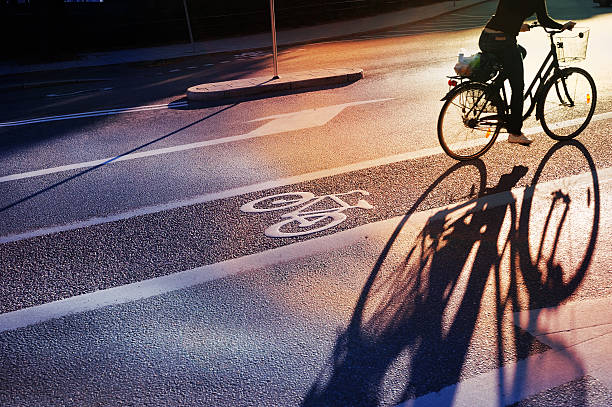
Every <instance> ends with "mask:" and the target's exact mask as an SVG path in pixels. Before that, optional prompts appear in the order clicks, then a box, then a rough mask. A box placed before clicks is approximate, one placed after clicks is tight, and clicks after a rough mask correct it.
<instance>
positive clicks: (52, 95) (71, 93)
mask: <svg viewBox="0 0 612 407" xmlns="http://www.w3.org/2000/svg"><path fill="white" fill-rule="evenodd" d="M111 89H113V88H100V89H86V90H77V91H74V92H68V93H49V94H48V95H46V96H47V97H49V98H55V97H62V96H74V95H79V94H81V93H93V92H99V91H108V90H111Z"/></svg>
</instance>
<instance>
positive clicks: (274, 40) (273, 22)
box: [270, 0, 279, 79]
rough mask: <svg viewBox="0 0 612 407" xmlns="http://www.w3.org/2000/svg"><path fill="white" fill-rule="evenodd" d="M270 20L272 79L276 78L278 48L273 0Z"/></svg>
mask: <svg viewBox="0 0 612 407" xmlns="http://www.w3.org/2000/svg"><path fill="white" fill-rule="evenodd" d="M270 20H271V22H272V51H273V54H274V57H273V62H274V77H273V78H272V79H278V78H279V77H278V50H277V47H276V18H275V16H274V0H270Z"/></svg>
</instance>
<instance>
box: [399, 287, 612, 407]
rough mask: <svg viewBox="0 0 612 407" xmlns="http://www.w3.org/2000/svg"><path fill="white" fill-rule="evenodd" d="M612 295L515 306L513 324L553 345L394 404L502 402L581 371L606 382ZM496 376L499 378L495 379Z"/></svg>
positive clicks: (609, 380) (610, 369)
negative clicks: (517, 308)
mask: <svg viewBox="0 0 612 407" xmlns="http://www.w3.org/2000/svg"><path fill="white" fill-rule="evenodd" d="M610 306H612V298H603V299H596V300H588V301H581V302H577V303H568V304H563V305H560V306H558V307H555V308H545V309H536V310H529V311H520V312H517V313H515V314H514V318H515V324H516V325H518V326H520V327H521V328H523V329H525V330H528V331H529V332H530V333H531V334H532V335H534V336H536V337H537V338H538V339H539V340H541V341H543V342H544V343H547V344H548V345H550V346H551V347H552V348H553V349H552V350H549V351H546V352H544V353H541V354H537V355H533V356H530V357H528V358H526V359H524V360H521V361H518V362H514V363H510V364H506V365H504V366H502V367H500V368H498V369H495V370H493V371H490V372H487V373H484V374H481V375H478V376H476V377H474V378H471V379H467V380H465V381H462V382H459V383H457V384H454V385H451V386H448V387H445V388H444V389H442V390H440V391H439V392H437V393H429V394H426V395H424V396H422V397H419V398H417V399H413V400H409V401H406V402H404V403H402V404H399V405H398V406H397V407H416V406H418V407H425V406H432V407H433V406H441V405H446V406H450V405H452V406H466V407H468V406H470V407H471V406H497V405H503V406H507V405H510V404H514V403H518V402H520V401H522V400H524V399H525V398H527V397H530V396H534V395H537V394H539V393H541V392H543V391H546V390H549V389H552V388H555V387H558V386H561V385H563V384H566V383H568V382H570V381H572V380H575V379H579V378H582V377H584V376H586V375H590V376H592V377H595V378H596V379H598V380H599V381H601V382H602V383H603V384H604V385H605V386H611V385H612V355H611V354H610V349H611V348H612V317H611V315H610V312H609V310H610ZM500 379H501V380H500Z"/></svg>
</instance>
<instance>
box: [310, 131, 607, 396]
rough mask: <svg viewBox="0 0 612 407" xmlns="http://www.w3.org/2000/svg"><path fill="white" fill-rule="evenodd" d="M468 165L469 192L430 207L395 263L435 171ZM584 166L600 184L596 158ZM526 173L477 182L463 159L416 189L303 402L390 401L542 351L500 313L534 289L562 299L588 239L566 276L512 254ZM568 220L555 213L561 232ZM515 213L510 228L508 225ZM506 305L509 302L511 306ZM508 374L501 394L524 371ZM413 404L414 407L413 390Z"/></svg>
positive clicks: (518, 251)
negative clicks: (473, 185)
mask: <svg viewBox="0 0 612 407" xmlns="http://www.w3.org/2000/svg"><path fill="white" fill-rule="evenodd" d="M570 143H573V145H574V146H576V147H578V149H579V150H581V152H583V153H586V154H585V156H586V157H587V160H589V164H591V163H592V160H591V159H590V156H589V155H588V152H586V149H584V148H583V147H582V149H581V147H580V146H581V145H580V146H578V144H579V143H577V142H570ZM563 145H567V143H564V144H563ZM561 147H562V146H559V145H557V146H555V147H553V149H551V151H550V152H549V154H547V156H546V157H545V158H544V160H543V161H542V163H541V164H540V167H539V168H538V171H536V177H534V181H537V180H538V179H539V176H540V174H541V169H542V168H543V167H544V165H545V164H546V162H547V161H548V159H550V157H551V156H552V154H554V152H555V151H557V150H558V149H559V148H561ZM465 165H474V166H475V167H476V168H477V169H478V171H479V173H480V176H481V182H480V186H481V188H480V191H479V193H478V197H477V198H476V199H472V200H470V201H468V202H465V203H462V204H459V205H456V206H451V207H446V208H444V209H441V210H439V211H437V212H436V213H434V214H433V216H431V217H430V218H429V220H428V221H427V222H426V223H425V226H424V227H423V228H422V230H421V232H420V233H419V234H418V236H417V238H416V240H415V241H414V243H413V244H411V245H408V246H407V247H409V250H407V251H406V250H403V249H400V255H402V258H403V260H402V261H401V262H400V263H399V264H397V262H395V263H394V262H393V260H391V259H393V258H394V254H395V253H392V252H394V251H395V250H394V248H393V246H395V245H397V246H405V245H403V244H402V242H401V240H402V237H403V235H402V229H403V228H404V227H405V226H406V224H407V222H408V219H409V218H410V217H411V216H412V215H413V214H414V212H416V210H417V208H418V207H419V205H420V204H421V203H422V202H423V201H424V200H425V198H426V196H427V195H429V194H430V193H431V192H432V191H433V189H434V188H435V187H436V186H437V185H439V184H440V182H441V181H442V180H443V179H444V178H446V177H449V176H450V175H451V174H452V173H453V172H454V171H456V170H457V169H459V168H462V167H463V166H465ZM591 170H592V175H593V178H594V180H595V186H596V187H595V189H596V190H598V183H597V182H596V180H597V176H596V172H595V169H594V166H592V167H591ZM527 172H528V169H527V167H523V166H516V167H514V169H513V170H512V171H511V172H510V173H508V174H504V175H502V176H501V178H500V180H499V182H498V183H497V185H495V186H494V187H492V188H486V187H485V185H486V179H485V178H486V168H485V166H484V164H483V163H482V161H475V162H472V163H468V164H465V163H461V164H457V165H455V166H454V167H452V168H451V169H449V170H448V171H446V172H445V173H444V174H443V175H442V176H441V177H440V178H438V179H437V180H436V181H435V182H434V183H433V184H432V185H431V186H430V187H429V188H428V189H427V191H425V193H424V194H423V195H422V196H421V197H420V198H419V199H418V200H417V202H416V203H415V204H414V205H413V207H412V208H411V209H410V211H408V212H407V214H406V215H405V216H404V218H403V219H402V221H401V222H400V224H399V225H398V226H397V228H396V230H395V231H394V233H393V234H392V236H391V238H390V239H389V241H388V242H387V244H386V246H385V248H384V249H383V251H382V252H381V254H380V257H379V258H378V261H377V262H376V265H375V267H374V268H373V270H372V272H371V273H370V275H369V277H368V280H367V282H366V284H365V285H364V287H363V289H362V291H361V294H360V297H359V299H358V302H357V305H356V306H355V309H354V311H353V314H352V317H351V319H350V322H349V324H348V327H347V328H346V329H345V330H344V331H343V332H342V333H341V334H340V335H339V336H338V338H337V341H336V343H335V347H334V351H333V354H332V356H331V358H330V361H329V364H328V366H327V367H326V369H325V371H324V372H322V373H321V374H320V375H319V378H318V380H317V381H316V382H315V383H314V384H313V385H312V387H311V388H310V391H309V392H308V394H307V395H306V397H305V399H304V402H303V404H302V405H303V406H315V405H334V406H335V405H338V406H340V405H342V406H347V405H351V406H358V405H359V406H377V405H380V404H385V405H386V404H390V403H399V402H401V401H404V400H406V399H411V398H416V397H419V396H421V395H424V394H427V393H430V392H434V391H439V390H440V389H442V388H444V387H446V386H450V385H453V384H455V383H457V382H458V381H460V379H462V378H463V377H464V376H465V375H466V372H479V371H480V372H483V371H487V370H492V369H495V368H497V367H498V365H499V364H500V363H502V364H503V363H504V362H508V361H512V360H514V359H521V358H525V357H527V356H528V355H529V354H530V353H532V352H538V351H544V350H545V349H547V348H546V347H545V346H544V345H543V344H541V343H539V342H537V341H536V340H535V339H534V338H533V337H532V336H530V335H528V334H526V333H525V332H524V331H522V330H520V329H519V328H516V327H515V326H514V325H513V324H512V318H508V315H509V312H510V311H512V310H514V311H517V310H519V309H525V308H527V309H530V308H534V307H535V306H536V304H539V303H538V301H537V298H534V297H533V296H535V295H536V293H540V294H541V293H542V292H543V291H549V293H548V294H549V295H547V298H549V300H550V301H549V304H548V305H549V306H550V305H558V304H559V303H560V302H561V301H562V300H564V299H566V298H567V297H568V296H569V295H570V294H571V293H573V292H574V291H575V289H576V288H577V285H578V284H579V282H580V281H582V279H583V278H584V275H585V273H586V270H587V268H588V264H589V262H590V257H591V256H592V253H593V248H594V241H593V240H591V241H590V242H589V248H588V249H587V252H586V254H585V259H584V261H583V264H584V265H586V267H580V268H579V270H578V272H577V273H576V274H575V276H574V278H573V279H572V281H571V282H570V283H568V284H567V285H564V282H563V280H562V279H561V277H562V275H561V276H560V270H561V269H562V267H561V266H560V265H559V264H553V263H552V262H551V263H547V264H545V267H544V270H542V268H541V264H539V263H538V262H537V261H536V262H533V261H532V259H531V258H529V259H524V260H523V259H521V261H516V260H515V259H516V258H517V257H518V258H521V257H528V256H527V254H526V253H525V249H527V250H529V247H525V245H521V244H518V243H520V242H519V241H520V240H521V239H525V233H528V232H529V230H528V228H527V227H526V226H525V225H527V226H528V224H529V222H528V221H527V222H525V221H521V219H519V218H518V210H517V206H516V200H515V198H514V195H513V194H512V192H511V189H512V188H514V187H515V186H516V185H517V184H518V182H519V181H520V180H521V179H522V178H523V177H524V176H525V175H526V174H527ZM534 185H535V182H534ZM528 192H529V191H526V193H525V199H524V200H523V207H522V211H524V212H521V213H523V214H525V213H528V212H529V209H527V206H526V205H528V206H530V204H531V198H530V196H529V193H528ZM597 193H598V192H597ZM531 196H533V194H532V195H531ZM553 204H554V203H553ZM597 205H598V200H597ZM552 213H553V211H550V212H549V213H548V216H547V219H546V221H545V222H546V223H547V224H548V223H550V222H552V221H553V220H554V217H553V215H552ZM597 213H598V209H596V215H597V216H596V218H595V219H594V226H593V231H594V233H592V236H596V235H597V227H598V226H597V225H598V221H599V217H598V214H597ZM566 219H567V218H566V217H562V219H561V221H560V224H559V225H558V229H559V230H560V228H561V226H562V225H563V223H564V222H565V221H566ZM517 223H519V224H520V227H519V228H518V229H519V230H517V228H516V227H513V226H512V225H516V224H517ZM509 225H510V226H509ZM543 233H546V230H544V232H543ZM555 244H556V243H555ZM500 246H501V247H500ZM402 253H403V254H402ZM587 257H588V259H587ZM560 268H561V269H560ZM540 274H546V275H547V276H550V279H552V280H554V281H546V282H543V283H542V282H540V281H541V280H540V279H538V280H537V281H536V279H535V278H534V277H535V276H537V275H540ZM524 280H530V282H528V283H527V285H528V286H530V287H528V289H527V290H526V291H527V293H528V294H529V296H528V300H527V303H524V302H522V300H521V298H524V297H525V293H524V292H522V290H521V288H520V285H521V284H523V281H524ZM538 282H539V283H538ZM523 291H525V290H523ZM510 305H512V307H513V308H512V309H510V311H509V308H510ZM474 342H477V343H479V346H480V347H484V348H485V349H487V345H489V346H490V347H491V349H495V351H494V352H493V354H492V355H486V356H489V357H486V358H482V356H481V355H479V354H478V353H477V352H478V350H477V349H475V348H476V347H475V346H472V345H473V343H474ZM509 344H510V345H509ZM566 356H567V358H568V360H569V361H570V363H572V364H573V365H574V366H575V368H576V370H577V371H581V367H580V362H579V361H578V360H576V359H575V358H574V357H573V356H572V355H571V354H568V355H566ZM468 374H469V373H468ZM502 382H503V381H502ZM389 383H392V385H389ZM511 383H513V386H514V387H512V388H511V389H510V394H520V393H521V388H520V387H521V386H522V384H523V377H522V376H520V375H519V374H518V373H517V377H515V378H514V380H513V381H511ZM451 389H452V388H451ZM502 390H503V389H502ZM505 390H508V389H505ZM445 394H446V396H447V397H446V398H444V399H443V400H440V401H439V404H437V405H452V404H453V399H454V396H455V395H454V391H453V390H451V391H450V392H447V393H445ZM499 394H506V393H505V392H504V391H500V392H499ZM502 397H503V396H502ZM579 398H580V397H578V399H579ZM505 401H507V400H499V404H500V405H505ZM414 405H419V402H418V399H417V400H415V403H414Z"/></svg>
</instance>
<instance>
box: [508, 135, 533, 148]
mask: <svg viewBox="0 0 612 407" xmlns="http://www.w3.org/2000/svg"><path fill="white" fill-rule="evenodd" d="M508 142H509V143H517V144H522V145H524V146H528V145H529V144H531V143H533V139H532V138H530V137H527V136H526V135H524V134H523V133H521V134H512V133H510V134H508Z"/></svg>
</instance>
